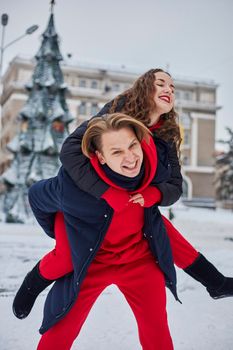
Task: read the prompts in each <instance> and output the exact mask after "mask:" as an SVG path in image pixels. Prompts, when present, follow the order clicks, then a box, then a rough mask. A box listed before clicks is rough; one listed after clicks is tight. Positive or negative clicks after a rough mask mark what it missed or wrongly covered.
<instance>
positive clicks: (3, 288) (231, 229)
mask: <svg viewBox="0 0 233 350" xmlns="http://www.w3.org/2000/svg"><path fill="white" fill-rule="evenodd" d="M174 212H175V220H174V224H175V226H176V227H177V228H179V229H180V231H181V232H182V234H183V235H184V236H185V237H187V238H188V239H189V240H190V241H191V242H192V243H193V244H194V246H195V247H196V248H197V249H198V250H200V251H201V252H202V253H204V254H205V256H206V257H207V258H208V259H209V260H210V261H212V262H213V263H214V264H215V265H216V266H217V267H218V268H219V270H221V271H222V272H223V273H225V274H226V275H231V276H233V213H232V212H230V211H224V210H217V211H214V210H207V209H190V208H189V209H187V208H185V207H178V208H177V209H174ZM52 246H53V240H52V239H50V238H48V237H47V236H46V235H45V234H44V233H43V232H42V231H41V229H40V228H39V227H38V226H37V225H14V224H3V223H0V276H1V279H0V310H1V311H0V322H1V327H0V350H33V349H36V344H37V343H38V340H39V337H40V335H39V333H38V329H39V327H40V322H41V319H42V312H43V303H44V299H45V295H46V291H45V292H43V293H42V295H41V296H40V297H39V298H38V300H37V302H36V304H35V306H34V309H33V311H32V313H31V314H30V315H29V316H28V318H26V319H25V320H18V319H17V318H15V317H14V315H13V313H12V311H11V305H12V300H13V296H14V294H15V292H16V290H17V288H18V286H19V285H20V283H21V281H22V279H23V276H24V275H25V274H26V272H27V271H29V270H30V269H31V268H32V266H34V264H35V263H36V261H37V260H38V259H39V258H40V257H41V256H42V255H43V254H44V253H45V252H47V251H48V250H49V249H51V248H52ZM178 292H179V297H180V299H181V300H182V303H183V304H182V305H181V304H180V303H178V302H176V301H175V300H174V298H173V296H172V295H171V293H170V292H169V291H168V293H167V295H168V308H167V309H168V318H169V324H170V329H171V334H172V337H173V341H174V347H175V350H233V332H232V325H233V298H228V299H221V300H213V299H211V298H210V297H209V296H208V294H207V292H206V291H205V289H204V287H202V286H201V285H200V284H199V283H197V282H196V281H194V280H193V279H192V278H191V277H189V276H188V275H186V274H185V273H184V272H183V271H180V270H179V271H178ZM77 349H79V350H96V349H101V350H139V349H141V347H140V345H139V342H138V336H137V326H136V323H135V320H134V318H133V316H132V313H131V310H130V309H129V307H128V305H127V303H126V302H125V300H124V297H123V296H122V295H121V294H120V293H119V291H118V290H117V288H116V287H115V286H110V287H109V288H108V289H106V290H105V291H104V292H103V293H102V295H101V296H100V298H99V299H98V301H97V302H96V304H95V306H94V308H93V309H92V311H91V313H90V315H89V318H88V320H87V322H86V323H85V325H84V327H83V329H82V332H81V334H80V336H79V338H78V339H77V340H76V342H75V344H74V345H73V347H72V350H77ZM51 350H53V349H51ZM54 350H55V349H54ZM161 350H164V349H161Z"/></svg>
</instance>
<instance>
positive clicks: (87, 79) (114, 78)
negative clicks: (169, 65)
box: [0, 57, 218, 201]
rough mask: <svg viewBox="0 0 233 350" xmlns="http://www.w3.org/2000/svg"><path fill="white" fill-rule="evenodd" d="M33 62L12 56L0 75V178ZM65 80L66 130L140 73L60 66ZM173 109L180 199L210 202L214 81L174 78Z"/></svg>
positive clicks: (213, 128)
mask: <svg viewBox="0 0 233 350" xmlns="http://www.w3.org/2000/svg"><path fill="white" fill-rule="evenodd" d="M33 67H34V62H33V61H32V60H30V59H28V58H23V57H15V58H14V59H13V60H12V62H11V63H10V65H9V67H8V69H7V71H6V73H5V75H4V77H3V94H2V97H1V104H2V121H1V151H0V174H1V173H2V172H3V171H4V170H5V169H6V168H7V167H8V166H9V164H10V162H11V159H12V155H11V154H10V153H9V152H7V150H6V145H7V143H8V142H9V141H10V140H11V139H12V137H13V136H14V135H15V133H16V132H17V127H18V124H17V114H18V112H19V110H20V109H21V108H22V106H23V104H24V103H25V101H26V99H27V92H26V90H25V85H26V84H27V83H28V82H30V78H31V74H32V70H33ZM61 67H62V71H63V74H64V79H65V82H66V84H67V85H68V87H69V95H68V96H67V103H68V106H69V109H70V112H71V114H72V115H73V117H74V122H72V124H71V125H70V131H72V130H74V128H75V127H76V126H78V125H79V124H80V123H81V122H83V121H84V120H86V119H88V118H90V116H92V115H94V114H96V113H97V111H98V110H99V109H100V108H102V107H103V106H104V104H105V103H106V102H108V101H110V100H111V99H112V98H114V97H115V96H116V95H117V94H119V93H120V92H122V91H124V90H126V89H127V88H129V87H130V86H131V85H132V83H133V82H134V81H135V79H137V77H138V76H139V75H141V73H142V72H135V71H134V72H131V71H129V70H126V69H125V68H124V67H122V68H119V69H116V68H113V67H107V66H106V67H103V66H101V67H98V66H97V65H96V66H94V65H87V64H86V65H85V64H80V63H78V64H72V63H64V64H63V65H62V66H61ZM175 86H176V110H177V112H178V114H179V116H180V117H179V119H180V126H181V132H182V138H183V143H182V147H181V159H182V172H183V176H184V198H186V199H187V200H201V201H205V200H207V201H208V200H210V201H212V200H213V199H214V198H215V190H214V186H213V179H214V172H215V168H214V163H215V158H214V151H215V121H216V111H217V109H218V107H217V104H216V90H217V85H216V84H215V83H213V82H206V81H204V82H202V81H193V80H188V79H175Z"/></svg>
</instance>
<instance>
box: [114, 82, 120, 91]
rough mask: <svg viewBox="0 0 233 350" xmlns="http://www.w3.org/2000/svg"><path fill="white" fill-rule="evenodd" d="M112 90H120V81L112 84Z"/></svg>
mask: <svg viewBox="0 0 233 350" xmlns="http://www.w3.org/2000/svg"><path fill="white" fill-rule="evenodd" d="M112 90H113V91H119V90H120V84H118V83H115V84H113V85H112Z"/></svg>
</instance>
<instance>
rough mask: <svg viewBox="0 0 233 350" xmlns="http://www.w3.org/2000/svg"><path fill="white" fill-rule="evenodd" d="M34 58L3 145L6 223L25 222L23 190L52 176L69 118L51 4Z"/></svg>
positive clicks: (26, 211)
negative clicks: (12, 132) (9, 157)
mask: <svg viewBox="0 0 233 350" xmlns="http://www.w3.org/2000/svg"><path fill="white" fill-rule="evenodd" d="M35 58H36V66H35V69H34V72H33V75H32V78H31V81H30V83H29V84H27V86H26V89H27V90H28V92H29V97H28V100H27V102H26V104H25V105H24V107H23V108H22V110H21V111H20V113H19V116H18V125H19V130H18V133H17V134H16V136H15V138H13V140H12V141H11V142H10V143H9V144H8V145H7V148H8V150H9V151H11V152H12V153H13V155H14V159H13V161H12V163H11V166H10V167H9V168H8V169H7V170H6V171H5V173H3V175H2V178H1V181H3V182H4V184H5V188H6V192H5V193H4V195H3V196H2V197H3V198H2V211H3V212H4V220H5V221H6V222H19V223H24V222H28V221H30V217H31V212H30V208H29V204H28V199H27V194H28V188H29V187H30V186H31V185H32V184H33V183H34V182H36V181H38V180H41V179H45V178H49V177H52V176H55V175H56V174H57V171H58V169H59V167H60V162H59V157H58V155H59V152H60V149H61V145H62V143H63V141H64V139H65V138H66V137H67V136H68V124H69V123H70V122H71V121H72V119H73V118H72V117H71V115H70V113H69V110H68V107H67V104H66V98H65V95H66V92H67V88H66V85H65V83H64V78H63V74H62V71H61V68H60V61H61V60H62V56H61V53H60V50H59V42H58V36H57V33H56V31H55V27H54V14H53V2H52V6H51V14H50V18H49V22H48V26H47V28H46V30H45V32H44V33H43V35H42V44H41V47H40V48H39V51H38V53H37V54H36V56H35Z"/></svg>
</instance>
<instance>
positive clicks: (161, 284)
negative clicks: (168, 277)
mask: <svg viewBox="0 0 233 350" xmlns="http://www.w3.org/2000/svg"><path fill="white" fill-rule="evenodd" d="M117 286H118V288H119V289H120V290H121V292H122V293H123V294H124V296H125V298H126V300H127V302H128V303H129V305H130V307H131V309H132V311H133V313H134V315H135V318H136V321H137V324H138V332H139V338H140V343H141V345H142V349H143V350H172V349H173V344H172V339H171V335H170V331H169V327H168V322H167V312H166V291H165V281H164V275H163V273H162V272H161V270H160V269H159V267H158V265H157V264H156V263H155V260H154V258H153V257H149V258H148V257H147V258H145V259H141V260H139V261H137V262H134V263H130V264H127V265H125V266H123V267H121V270H119V274H118V283H117Z"/></svg>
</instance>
